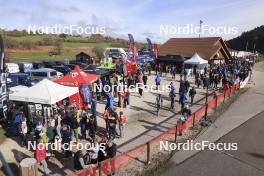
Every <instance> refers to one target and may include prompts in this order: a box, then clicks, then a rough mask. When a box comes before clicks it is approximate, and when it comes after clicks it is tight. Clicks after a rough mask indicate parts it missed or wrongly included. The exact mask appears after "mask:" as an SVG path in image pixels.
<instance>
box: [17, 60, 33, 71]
mask: <svg viewBox="0 0 264 176" xmlns="http://www.w3.org/2000/svg"><path fill="white" fill-rule="evenodd" d="M18 66H19V70H20V72H21V73H27V72H29V71H31V70H32V69H33V64H32V63H30V62H21V63H19V64H18Z"/></svg>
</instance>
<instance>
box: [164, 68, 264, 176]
mask: <svg viewBox="0 0 264 176" xmlns="http://www.w3.org/2000/svg"><path fill="white" fill-rule="evenodd" d="M263 76H264V63H258V64H257V65H256V66H255V68H254V79H253V81H251V87H252V88H251V89H250V90H249V91H248V92H246V93H245V94H243V95H242V96H241V97H240V98H239V99H238V100H237V101H236V102H235V103H233V104H232V105H231V106H230V108H229V109H228V110H227V111H226V112H224V113H223V114H222V115H221V116H220V117H219V119H217V121H216V122H215V124H216V125H215V127H214V126H212V127H210V128H209V129H208V130H207V131H206V134H204V135H202V136H201V137H200V139H199V140H198V142H201V141H202V140H208V141H216V142H215V143H219V142H221V143H237V145H238V150H236V151H217V150H213V151H210V150H208V149H207V150H204V151H201V152H198V153H197V152H195V153H196V154H195V153H193V154H190V153H192V152H191V151H181V152H177V153H176V154H175V155H174V156H173V157H172V159H171V160H170V162H169V163H168V165H167V166H166V167H165V169H163V170H162V172H161V174H160V175H163V176H167V175H169V176H174V175H175V176H211V175H213V176H263V175H264V140H263V135H264V128H263V125H264V106H263V105H264V93H263V90H264V82H263ZM218 136H219V137H218ZM214 139H215V140H214ZM184 158H185V159H184Z"/></svg>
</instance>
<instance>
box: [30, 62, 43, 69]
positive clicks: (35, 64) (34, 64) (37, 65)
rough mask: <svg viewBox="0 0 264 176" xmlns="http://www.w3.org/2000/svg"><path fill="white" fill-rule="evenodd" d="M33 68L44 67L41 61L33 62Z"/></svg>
mask: <svg viewBox="0 0 264 176" xmlns="http://www.w3.org/2000/svg"><path fill="white" fill-rule="evenodd" d="M32 64H33V69H39V68H44V64H43V63H42V62H33V63H32Z"/></svg>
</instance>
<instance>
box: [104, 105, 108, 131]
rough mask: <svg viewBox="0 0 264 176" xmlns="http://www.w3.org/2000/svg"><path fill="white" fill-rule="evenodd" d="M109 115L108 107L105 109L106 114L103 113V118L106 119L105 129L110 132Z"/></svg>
mask: <svg viewBox="0 0 264 176" xmlns="http://www.w3.org/2000/svg"><path fill="white" fill-rule="evenodd" d="M109 116H110V113H109V108H107V109H106V110H105V111H104V114H103V118H104V120H105V130H106V131H107V132H108V129H109V123H108V120H109Z"/></svg>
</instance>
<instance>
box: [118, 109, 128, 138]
mask: <svg viewBox="0 0 264 176" xmlns="http://www.w3.org/2000/svg"><path fill="white" fill-rule="evenodd" d="M126 122H127V118H126V116H125V115H124V113H123V111H121V112H120V115H119V117H118V125H119V132H120V133H119V135H120V137H123V136H124V127H125V125H126Z"/></svg>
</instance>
